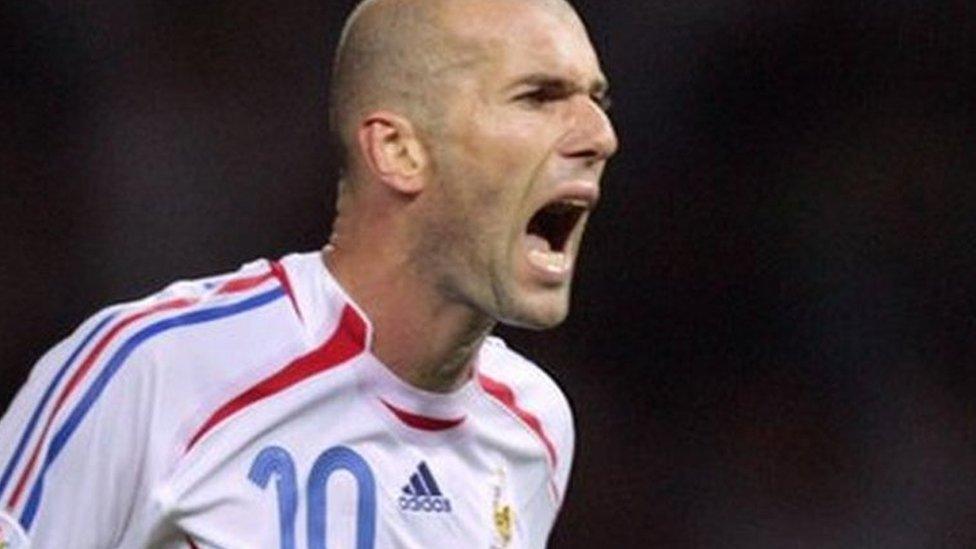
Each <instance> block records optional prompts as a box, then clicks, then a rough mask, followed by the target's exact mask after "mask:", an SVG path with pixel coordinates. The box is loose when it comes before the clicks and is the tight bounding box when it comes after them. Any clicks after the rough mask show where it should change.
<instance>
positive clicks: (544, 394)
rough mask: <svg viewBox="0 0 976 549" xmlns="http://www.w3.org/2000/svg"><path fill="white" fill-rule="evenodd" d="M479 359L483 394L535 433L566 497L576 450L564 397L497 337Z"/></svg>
mask: <svg viewBox="0 0 976 549" xmlns="http://www.w3.org/2000/svg"><path fill="white" fill-rule="evenodd" d="M479 358H480V362H479V364H478V382H479V384H480V386H481V388H482V390H483V391H484V392H485V393H486V394H487V395H488V396H489V398H491V399H493V400H495V401H497V402H498V403H499V404H500V405H502V406H504V407H505V408H507V409H508V410H509V411H510V412H511V413H512V414H513V415H514V416H515V417H517V418H518V419H519V420H520V421H522V422H523V423H524V424H525V425H526V427H527V428H528V429H530V430H532V431H534V433H535V434H536V436H537V437H538V438H539V439H540V440H541V442H542V443H543V445H544V446H546V450H547V452H548V453H549V457H550V459H551V462H552V465H553V466H554V467H553V469H554V476H555V478H554V480H555V481H556V484H557V486H558V487H559V492H560V493H563V492H564V491H565V487H566V484H567V483H568V480H569V473H570V469H571V466H572V461H573V452H574V446H575V428H574V425H573V412H572V407H571V406H570V403H569V400H568V399H567V397H566V395H565V393H564V392H563V390H562V389H561V388H560V387H559V385H558V384H557V383H556V382H555V380H553V378H552V377H551V376H550V375H549V374H548V373H547V372H546V371H545V370H544V369H543V368H541V367H540V366H539V365H537V364H536V363H535V362H533V361H531V360H529V359H528V358H526V357H525V356H523V355H521V354H520V353H518V352H516V351H515V350H513V349H511V348H510V347H508V345H506V344H505V342H504V341H502V340H501V339H500V338H498V337H494V336H492V337H489V338H488V339H487V340H486V341H485V344H484V345H483V347H482V351H481V355H480V357H479Z"/></svg>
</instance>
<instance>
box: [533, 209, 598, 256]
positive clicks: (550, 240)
mask: <svg viewBox="0 0 976 549" xmlns="http://www.w3.org/2000/svg"><path fill="white" fill-rule="evenodd" d="M586 210H587V207H586V204H583V203H581V202H578V201H574V200H560V201H556V202H550V203H549V204H546V205H545V206H544V207H543V208H542V209H541V210H539V211H538V212H536V214H535V215H533V216H532V219H530V220H529V227H528V233H529V235H534V236H537V237H539V238H541V239H542V240H544V241H545V243H546V244H547V247H548V251H554V252H563V251H565V248H566V242H568V241H569V235H570V234H572V232H573V229H575V228H576V224H577V223H579V220H580V218H582V217H583V214H584V213H586Z"/></svg>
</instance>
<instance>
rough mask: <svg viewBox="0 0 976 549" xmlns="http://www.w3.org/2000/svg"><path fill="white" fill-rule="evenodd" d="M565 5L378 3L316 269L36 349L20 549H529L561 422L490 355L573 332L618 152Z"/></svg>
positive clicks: (557, 405) (6, 433)
mask: <svg viewBox="0 0 976 549" xmlns="http://www.w3.org/2000/svg"><path fill="white" fill-rule="evenodd" d="M606 93H607V83H606V80H605V78H604V76H603V74H602V72H601V70H600V66H599V62H598V60H597V56H596V54H595V53H594V51H593V47H592V45H591V44H590V41H589V39H588V37H587V34H586V31H585V29H584V27H583V24H582V22H581V21H580V19H579V17H578V16H577V15H576V13H575V12H574V11H573V9H572V8H571V7H570V6H569V5H568V4H566V3H565V2H564V1H562V0H367V1H365V2H363V3H362V4H360V5H359V6H358V7H357V9H356V10H355V11H354V12H353V14H352V15H351V16H350V18H349V21H348V22H347V24H346V28H345V30H344V32H343V35H342V39H341V41H340V44H339V49H338V53H337V56H336V60H335V65H334V74H333V90H332V104H331V113H330V115H331V123H332V129H333V131H334V133H335V137H336V141H337V143H339V144H340V145H341V147H342V151H343V158H344V169H343V175H342V178H341V181H340V187H339V200H338V217H337V219H336V220H335V226H334V232H333V234H332V237H331V239H330V241H329V244H328V245H327V246H326V247H325V249H324V250H323V251H321V252H320V253H319V252H316V253H310V254H295V255H290V256H287V257H285V258H283V259H281V260H280V261H273V262H269V261H259V262H255V263H252V264H249V265H246V266H244V267H243V268H242V269H241V270H240V271H238V272H236V273H233V274H229V275H222V276H217V277H212V278H208V279H203V280H198V281H191V282H178V283H176V284H173V285H172V286H170V287H168V288H166V289H165V290H163V291H162V292H160V293H158V294H156V295H153V296H151V297H148V298H146V299H143V300H140V301H137V302H133V303H127V304H123V305H118V306H113V307H109V308H108V309H106V310H104V311H102V312H100V313H98V314H96V315H95V316H93V317H92V318H91V319H90V320H88V321H87V322H85V323H83V324H82V325H81V326H80V327H79V328H78V329H77V331H76V332H75V333H74V334H73V335H71V336H70V337H68V338H67V339H66V340H64V341H63V342H61V343H60V344H59V345H57V346H55V347H54V348H53V349H51V350H50V351H49V352H48V353H47V354H46V355H45V356H44V357H43V358H41V360H40V361H39V363H38V364H37V366H36V367H35V368H34V370H33V373H32V375H31V377H30V379H29V381H28V382H27V384H26V386H25V387H24V388H23V389H22V390H21V391H20V393H19V394H18V396H17V398H16V399H15V400H14V402H13V404H12V405H11V407H10V409H9V410H8V411H7V414H6V416H5V417H4V418H3V421H2V423H0V467H2V469H0V475H2V476H0V528H2V529H0V531H2V532H4V534H3V535H4V536H6V537H7V539H4V540H3V541H5V542H7V543H9V544H11V547H14V548H16V547H26V546H28V544H32V546H33V547H35V548H45V549H46V548H62V547H74V548H79V549H86V548H98V549H101V548H106V547H163V548H171V547H172V548H176V547H200V548H202V547H221V548H230V549H238V548H247V547H255V548H270V547H281V548H288V549H291V548H295V547H309V548H319V549H321V548H324V547H357V548H360V549H362V548H373V547H383V548H387V547H389V548H400V547H418V548H420V547H423V548H431V547H436V548H441V547H443V548H479V547H482V548H486V547H497V548H502V547H513V548H514V547H520V548H521V547H528V548H539V547H544V546H545V544H546V540H547V537H548V535H549V532H550V530H551V528H552V525H553V522H554V520H555V518H556V514H557V512H558V510H559V508H560V505H561V502H562V499H563V497H564V495H565V490H566V485H567V481H568V478H569V473H570V465H571V461H572V457H573V422H572V415H571V412H570V409H569V406H568V404H567V402H566V399H565V397H564V396H563V395H562V393H561V391H560V390H559V388H558V387H557V386H556V385H555V384H554V383H553V382H552V381H551V380H550V379H549V378H548V377H547V376H546V375H545V374H544V373H543V371H542V370H541V369H539V368H538V367H537V366H535V365H534V364H532V363H531V362H529V361H527V360H526V359H524V358H522V357H521V356H519V355H518V354H517V353H515V352H514V351H512V350H510V349H508V348H507V347H506V346H505V344H504V343H502V342H501V341H500V340H498V339H497V338H494V337H491V336H490V335H489V333H490V332H491V330H492V328H493V327H494V325H495V324H496V323H497V322H502V323H505V324H510V325H515V326H523V327H528V328H534V329H540V328H548V327H551V326H554V325H556V324H558V323H560V322H561V321H562V320H563V319H564V318H565V317H566V314H567V310H568V304H569V292H570V281H571V279H572V275H573V270H574V265H575V260H576V257H577V254H578V250H579V245H580V240H581V238H582V235H583V231H584V228H585V225H586V221H587V218H588V216H589V214H590V211H591V210H592V208H593V207H594V205H595V204H596V202H597V199H598V196H599V189H600V187H599V180H600V177H601V174H602V172H603V168H604V164H605V162H606V160H607V159H608V158H609V157H610V156H611V155H612V154H613V153H614V151H615V149H616V147H617V142H616V136H615V134H614V131H613V128H612V126H611V124H610V121H609V120H608V118H607V116H606V114H605V112H604V108H603V107H604V106H605V103H606V101H607V97H606Z"/></svg>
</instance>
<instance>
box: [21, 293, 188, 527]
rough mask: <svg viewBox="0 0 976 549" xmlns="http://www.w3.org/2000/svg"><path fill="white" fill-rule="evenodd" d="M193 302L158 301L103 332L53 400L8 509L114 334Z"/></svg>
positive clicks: (177, 300)
mask: <svg viewBox="0 0 976 549" xmlns="http://www.w3.org/2000/svg"><path fill="white" fill-rule="evenodd" d="M195 302H196V300H193V299H174V300H171V301H166V302H163V303H159V304H157V305H155V306H153V307H150V308H148V309H145V310H143V311H140V312H138V313H136V314H134V315H131V316H128V317H126V318H124V319H122V320H121V321H120V322H119V323H118V324H116V325H115V326H114V327H113V328H112V329H111V330H109V332H108V333H107V334H105V336H103V337H102V339H101V340H99V342H98V344H96V345H95V347H94V348H93V349H92V350H91V352H89V353H88V355H87V356H86V357H85V360H84V362H82V363H81V366H80V367H79V368H78V369H77V370H75V373H74V374H73V375H72V376H71V379H69V380H68V383H67V385H65V386H64V389H62V390H61V394H60V395H58V400H57V401H55V403H54V407H53V408H52V409H51V412H50V413H49V414H48V416H47V422H45V424H44V429H43V430H42V431H41V436H40V437H38V439H37V443H36V444H35V445H34V450H33V452H31V457H30V460H28V462H27V467H25V468H24V471H23V473H21V475H20V480H18V481H17V487H16V488H15V489H14V491H13V493H12V494H11V495H10V499H9V500H8V501H7V507H8V508H9V509H13V508H14V507H15V506H16V505H17V502H18V501H19V500H20V496H21V495H22V494H23V491H24V487H25V486H26V485H27V479H28V477H30V474H31V472H32V471H33V470H34V465H36V463H37V457H38V455H39V454H40V452H41V445H42V444H43V443H44V440H45V439H46V438H47V433H48V431H49V430H50V429H51V424H52V423H53V422H54V418H55V417H56V416H57V415H58V412H59V411H60V410H61V407H62V406H64V403H65V401H66V400H67V399H68V397H69V396H71V393H72V392H74V390H75V388H76V387H78V385H79V384H80V383H81V380H82V379H84V377H85V375H86V374H87V373H88V371H89V370H91V367H92V365H93V364H94V363H95V361H96V360H98V357H99V355H101V354H102V351H104V350H105V348H106V347H107V346H108V344H109V343H111V341H112V340H113V339H115V336H117V335H118V334H119V332H121V331H122V330H124V329H125V328H126V326H129V325H130V324H132V323H133V322H136V321H138V320H140V319H142V318H145V317H147V316H149V315H151V314H153V313H158V312H161V311H167V310H171V309H178V308H180V307H186V306H188V305H192V304H193V303H195Z"/></svg>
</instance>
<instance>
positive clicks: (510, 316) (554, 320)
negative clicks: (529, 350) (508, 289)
mask: <svg viewBox="0 0 976 549" xmlns="http://www.w3.org/2000/svg"><path fill="white" fill-rule="evenodd" d="M509 305H510V306H509V307H505V309H506V310H504V311H501V314H499V315H496V316H495V319H496V320H498V322H500V323H502V324H505V325H506V326H513V327H516V328H526V329H529V330H547V329H549V328H555V327H556V326H559V325H560V324H562V323H563V321H565V320H566V317H567V316H569V297H568V295H565V296H564V295H559V296H553V295H547V296H533V298H526V299H522V300H516V301H515V302H513V303H509Z"/></svg>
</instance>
